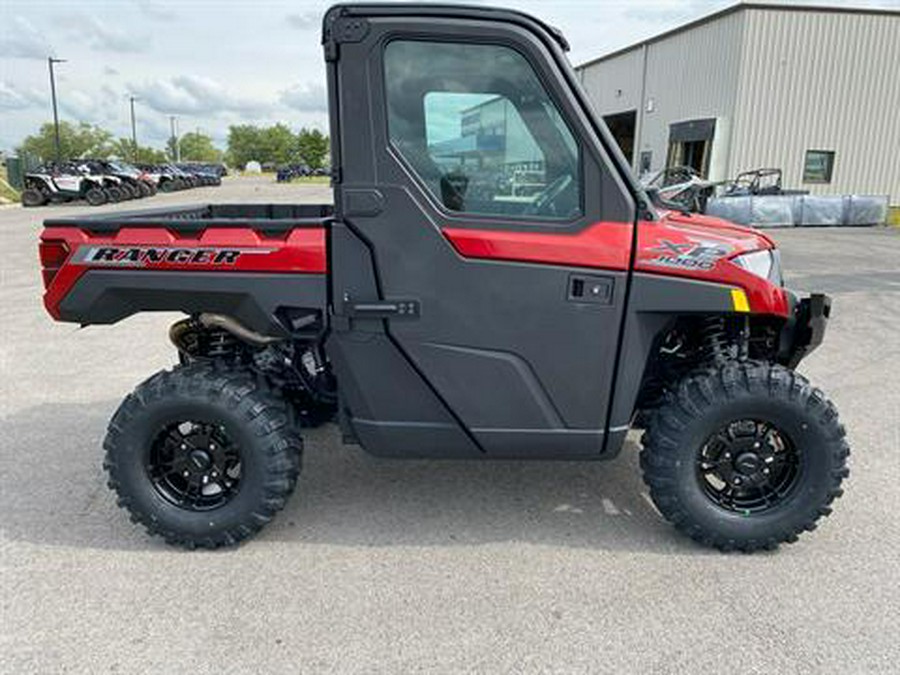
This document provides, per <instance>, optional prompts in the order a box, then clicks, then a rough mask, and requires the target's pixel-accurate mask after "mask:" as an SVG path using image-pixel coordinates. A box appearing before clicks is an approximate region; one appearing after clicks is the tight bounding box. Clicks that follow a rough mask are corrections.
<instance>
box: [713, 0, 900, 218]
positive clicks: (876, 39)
mask: <svg viewBox="0 0 900 675" xmlns="http://www.w3.org/2000/svg"><path fill="white" fill-rule="evenodd" d="M741 14H744V15H745V16H746V25H745V35H744V40H743V44H742V52H743V53H742V58H741V63H742V76H741V86H740V88H739V91H738V97H737V101H736V108H735V113H734V118H735V120H734V124H733V129H732V147H731V161H730V162H729V165H730V167H731V171H732V173H733V172H735V171H738V170H742V169H748V168H752V167H757V166H764V165H765V166H776V167H781V168H782V169H783V170H784V179H785V184H786V185H788V186H791V187H802V188H804V189H809V190H810V191H811V192H813V193H818V194H821V193H835V192H838V193H844V192H864V193H877V194H890V195H891V202H892V203H895V204H896V203H898V202H900V16H897V15H875V14H850V13H840V12H813V11H785V10H764V9H748V10H745V11H744V12H741ZM806 150H833V151H834V152H835V153H836V154H835V163H834V174H833V176H832V182H831V183H830V184H803V183H802V177H803V162H804V156H805V153H806Z"/></svg>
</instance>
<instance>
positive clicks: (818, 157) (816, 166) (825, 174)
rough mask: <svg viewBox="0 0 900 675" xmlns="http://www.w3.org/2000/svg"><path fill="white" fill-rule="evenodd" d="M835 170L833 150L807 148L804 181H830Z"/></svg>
mask: <svg viewBox="0 0 900 675" xmlns="http://www.w3.org/2000/svg"><path fill="white" fill-rule="evenodd" d="M832 171H834V151H833V150H807V151H806V161H805V162H804V163H803V182H804V183H830V182H831V173H832Z"/></svg>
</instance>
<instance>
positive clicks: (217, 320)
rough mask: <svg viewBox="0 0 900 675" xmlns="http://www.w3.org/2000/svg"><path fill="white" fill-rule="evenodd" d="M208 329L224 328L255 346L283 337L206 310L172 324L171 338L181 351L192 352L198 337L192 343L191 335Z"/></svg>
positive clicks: (223, 329) (170, 329) (268, 343)
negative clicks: (250, 327) (260, 331)
mask: <svg viewBox="0 0 900 675" xmlns="http://www.w3.org/2000/svg"><path fill="white" fill-rule="evenodd" d="M203 328H206V329H215V330H222V331H225V332H226V333H228V334H229V335H231V336H232V337H234V338H235V339H237V340H240V341H241V342H244V343H247V344H250V345H253V346H254V347H265V346H266V345H270V344H272V343H273V342H280V341H281V340H282V339H283V338H278V337H272V336H270V335H263V334H262V333H257V332H256V331H254V330H250V329H249V328H247V327H246V326H245V325H244V324H242V323H240V322H239V321H236V320H235V319H233V318H231V317H230V316H226V315H224V314H212V313H207V312H204V313H203V314H199V315H198V316H197V317H189V318H187V319H182V320H181V321H177V322H175V323H174V324H172V327H171V328H169V339H170V340H171V341H172V344H174V345H175V347H176V348H178V350H179V351H183V352H186V353H188V354H190V353H191V352H192V351H193V350H192V346H193V348H194V349H196V337H195V338H194V339H193V342H194V344H193V345H191V337H190V336H191V335H192V334H193V335H196V333H197V331H199V330H201V329H203Z"/></svg>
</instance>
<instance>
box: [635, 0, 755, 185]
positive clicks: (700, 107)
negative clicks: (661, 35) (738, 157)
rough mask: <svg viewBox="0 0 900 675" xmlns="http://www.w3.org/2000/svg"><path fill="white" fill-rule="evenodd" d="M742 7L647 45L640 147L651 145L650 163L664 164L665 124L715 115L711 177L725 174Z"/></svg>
mask: <svg viewBox="0 0 900 675" xmlns="http://www.w3.org/2000/svg"><path fill="white" fill-rule="evenodd" d="M743 23H744V12H734V13H732V14H728V15H726V16H724V17H722V18H721V19H718V20H717V21H711V22H709V23H707V24H703V25H700V26H697V27H696V28H694V29H692V30H688V31H684V32H683V33H676V34H675V35H673V36H671V37H669V38H667V39H665V40H660V41H659V42H654V43H652V44H650V45H649V46H648V51H647V86H646V97H645V100H646V101H650V100H652V101H653V112H649V113H645V114H644V129H643V133H642V134H641V139H640V146H641V148H643V149H652V150H653V155H654V156H653V168H654V169H657V168H662V167H663V166H665V161H666V151H667V149H668V145H669V126H670V125H671V124H673V123H675V122H683V121H686V120H694V119H703V118H709V117H715V118H717V121H716V132H715V139H714V141H713V149H712V151H713V157H712V163H711V165H710V171H709V178H710V179H712V180H722V179H724V178H726V177H727V172H728V157H729V145H730V127H731V126H732V120H731V116H732V111H733V110H734V105H735V99H736V97H737V92H738V80H739V76H740V67H741V59H740V56H741V50H740V44H741V35H742V31H743Z"/></svg>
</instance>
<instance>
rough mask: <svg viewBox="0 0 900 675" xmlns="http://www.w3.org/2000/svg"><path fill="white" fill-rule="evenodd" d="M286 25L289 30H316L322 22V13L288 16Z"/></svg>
mask: <svg viewBox="0 0 900 675" xmlns="http://www.w3.org/2000/svg"><path fill="white" fill-rule="evenodd" d="M285 18H286V19H287V22H288V25H289V26H290V27H291V28H297V29H299V30H307V29H309V28H318V27H319V25H320V24H321V22H322V12H303V13H302V14H288V15H287V17H285Z"/></svg>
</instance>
